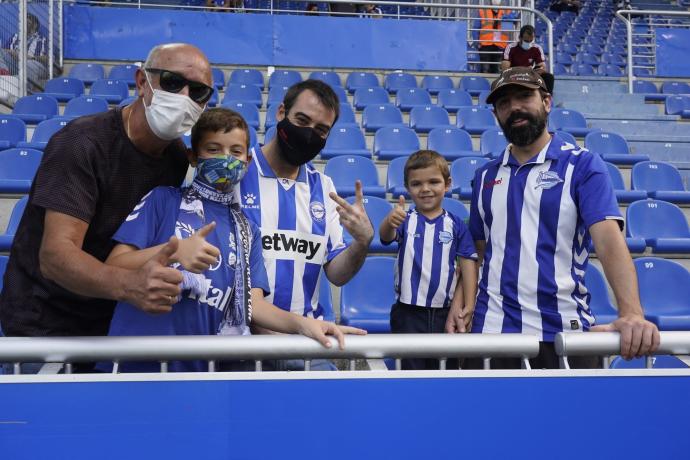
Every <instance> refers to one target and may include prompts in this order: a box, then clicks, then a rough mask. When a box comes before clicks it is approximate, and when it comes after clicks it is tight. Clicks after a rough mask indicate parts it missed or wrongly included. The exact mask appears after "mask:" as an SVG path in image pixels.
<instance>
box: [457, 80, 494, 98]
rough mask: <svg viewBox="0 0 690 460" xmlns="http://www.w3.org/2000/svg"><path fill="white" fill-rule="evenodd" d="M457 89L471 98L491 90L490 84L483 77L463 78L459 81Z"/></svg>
mask: <svg viewBox="0 0 690 460" xmlns="http://www.w3.org/2000/svg"><path fill="white" fill-rule="evenodd" d="M459 88H460V89H462V90H464V91H467V92H468V93H470V94H471V95H472V96H479V93H480V92H482V91H485V90H487V89H491V83H489V80H487V79H486V78H484V77H470V76H464V77H462V78H461V79H460V84H459Z"/></svg>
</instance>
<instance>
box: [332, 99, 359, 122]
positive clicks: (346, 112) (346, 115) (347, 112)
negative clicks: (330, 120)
mask: <svg viewBox="0 0 690 460" xmlns="http://www.w3.org/2000/svg"><path fill="white" fill-rule="evenodd" d="M336 124H338V125H355V126H359V123H357V118H356V117H355V111H354V110H353V109H352V106H351V105H350V104H343V103H342V102H341V103H340V115H339V116H338V121H337V122H336Z"/></svg>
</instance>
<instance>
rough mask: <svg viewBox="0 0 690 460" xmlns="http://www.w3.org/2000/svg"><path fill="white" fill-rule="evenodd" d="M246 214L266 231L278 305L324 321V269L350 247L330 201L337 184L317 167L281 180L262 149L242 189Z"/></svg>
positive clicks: (257, 150)
mask: <svg viewBox="0 0 690 460" xmlns="http://www.w3.org/2000/svg"><path fill="white" fill-rule="evenodd" d="M236 190H237V191H236V193H237V194H238V198H239V202H240V205H241V206H242V211H244V213H245V214H246V216H247V217H248V218H249V220H251V221H252V222H254V223H256V225H257V226H258V227H259V228H260V229H261V243H262V247H263V254H264V263H265V265H266V272H267V274H268V281H269V286H270V291H271V294H270V295H269V296H268V297H267V298H266V299H267V300H268V301H269V302H272V303H273V304H275V305H276V306H278V307H280V308H282V309H284V310H287V311H291V312H293V313H297V314H300V315H304V316H309V317H313V318H321V317H322V316H323V312H322V311H320V310H321V309H320V307H319V306H318V297H319V290H318V286H319V276H320V273H321V266H322V265H324V264H326V263H327V262H329V261H330V260H332V259H333V258H334V257H335V256H337V255H338V254H340V253H341V252H342V251H343V250H344V249H345V248H346V247H347V246H346V244H345V243H344V242H343V228H342V227H341V225H340V221H339V216H338V213H337V212H336V204H335V202H334V201H333V200H331V199H330V198H329V197H328V194H329V193H330V192H332V191H333V192H335V187H334V186H333V181H331V179H330V178H329V177H328V176H326V175H324V174H321V173H320V172H319V171H317V170H316V169H314V168H313V167H312V166H311V165H304V166H301V167H300V170H299V175H298V176H297V180H290V179H284V178H278V177H276V175H275V173H274V172H273V170H272V169H271V167H270V166H269V164H268V162H267V161H266V158H265V157H264V154H263V152H262V151H261V148H260V147H258V146H257V147H255V148H254V157H253V160H252V162H251V163H250V165H249V169H248V171H247V174H245V176H244V178H243V179H242V182H241V183H240V186H239V187H237V188H236Z"/></svg>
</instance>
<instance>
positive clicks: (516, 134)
mask: <svg viewBox="0 0 690 460" xmlns="http://www.w3.org/2000/svg"><path fill="white" fill-rule="evenodd" d="M539 115H540V116H538V117H535V116H533V115H532V114H529V113H527V112H515V113H513V114H511V115H510V116H509V117H508V119H507V120H506V122H505V124H504V123H501V122H500V121H499V123H498V124H499V125H500V126H501V128H502V129H503V134H505V136H506V139H508V140H509V141H510V142H511V143H512V144H514V145H517V146H518V147H525V146H527V145H530V144H532V143H533V142H534V141H536V140H537V139H538V138H539V136H541V134H542V133H543V132H544V129H545V128H546V113H545V112H542V113H541V114H539ZM518 118H523V119H525V120H527V125H525V126H516V127H512V125H513V122H514V121H515V120H517V119H518Z"/></svg>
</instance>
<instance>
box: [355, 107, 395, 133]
mask: <svg viewBox="0 0 690 460" xmlns="http://www.w3.org/2000/svg"><path fill="white" fill-rule="evenodd" d="M362 126H363V127H364V130H365V131H367V132H374V131H378V130H379V129H381V128H385V127H393V126H397V127H401V126H404V125H403V117H402V113H400V109H398V108H397V107H396V106H394V105H393V104H378V105H369V106H367V107H366V108H365V109H364V111H363V112H362Z"/></svg>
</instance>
